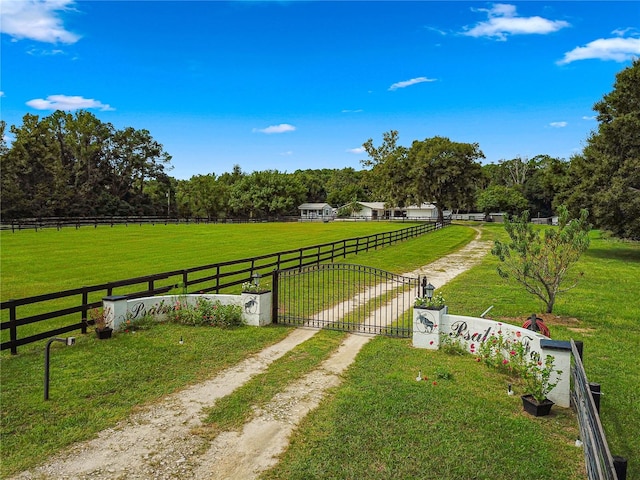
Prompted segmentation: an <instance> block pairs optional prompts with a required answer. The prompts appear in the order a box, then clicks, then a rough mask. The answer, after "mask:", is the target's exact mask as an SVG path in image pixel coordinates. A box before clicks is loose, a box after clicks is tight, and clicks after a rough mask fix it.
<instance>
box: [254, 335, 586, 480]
mask: <svg viewBox="0 0 640 480" xmlns="http://www.w3.org/2000/svg"><path fill="white" fill-rule="evenodd" d="M419 370H421V371H422V375H423V376H425V377H427V379H428V380H426V381H420V382H418V381H416V375H417V374H418V371H419ZM434 382H435V384H434ZM507 383H508V379H507V378H506V377H505V376H503V375H502V374H499V373H497V372H496V371H493V370H491V369H489V368H487V367H486V366H485V365H483V364H480V363H477V362H476V361H475V358H474V357H473V356H471V355H464V356H462V357H460V356H449V355H447V354H445V353H443V352H432V351H426V350H418V349H414V348H412V347H411V344H410V341H408V340H397V339H390V338H386V337H377V338H375V339H374V340H373V341H371V342H369V343H368V344H367V345H365V346H364V347H363V349H362V350H361V352H360V353H359V355H358V357H357V360H356V362H355V363H354V364H353V365H352V366H351V367H350V368H349V369H348V371H347V372H346V373H345V374H344V382H343V384H342V385H341V386H339V387H337V388H336V389H334V390H333V392H332V393H331V394H330V395H329V396H327V397H326V398H325V399H324V401H323V402H322V404H321V406H320V407H319V408H318V409H317V410H316V411H314V412H312V413H311V414H310V415H308V416H307V417H306V418H305V419H304V420H303V421H302V423H301V426H300V427H299V429H298V430H297V431H296V432H295V433H294V435H293V437H292V439H291V443H290V447H289V448H288V450H287V451H286V452H285V453H284V454H283V455H282V457H281V459H280V461H279V463H278V465H277V466H276V467H275V468H274V469H272V470H270V471H269V472H266V473H265V474H263V475H262V476H261V478H263V479H282V478H286V479H289V480H293V479H354V480H355V479H362V478H367V479H380V480H383V479H384V480H386V479H389V478H430V479H452V480H453V479H471V478H473V479H491V480H497V479H505V480H507V479H509V480H511V479H514V478H527V479H540V480H543V479H549V478H554V479H559V478H562V479H576V480H577V479H583V478H584V474H583V471H582V469H583V463H582V451H581V450H580V449H578V448H576V447H575V446H574V442H575V439H576V438H577V435H578V429H577V425H576V423H575V417H574V415H573V414H572V412H571V411H570V410H569V409H560V408H555V410H554V413H553V414H552V415H551V416H549V417H546V418H544V419H543V418H534V417H531V416H529V415H528V414H525V413H524V412H523V411H522V402H521V400H520V398H519V397H518V396H508V395H507Z"/></svg>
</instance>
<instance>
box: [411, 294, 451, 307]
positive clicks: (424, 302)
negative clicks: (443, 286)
mask: <svg viewBox="0 0 640 480" xmlns="http://www.w3.org/2000/svg"><path fill="white" fill-rule="evenodd" d="M444 303H445V300H444V297H443V296H442V294H441V293H436V294H435V295H433V297H431V298H429V297H416V300H415V302H413V306H414V307H418V308H428V309H431V310H440V309H441V308H443V307H444Z"/></svg>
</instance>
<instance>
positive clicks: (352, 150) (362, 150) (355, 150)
mask: <svg viewBox="0 0 640 480" xmlns="http://www.w3.org/2000/svg"><path fill="white" fill-rule="evenodd" d="M364 151H365V150H364V147H358V148H349V149H348V150H347V152H348V153H356V154H361V153H364Z"/></svg>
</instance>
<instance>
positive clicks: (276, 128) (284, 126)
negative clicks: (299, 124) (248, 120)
mask: <svg viewBox="0 0 640 480" xmlns="http://www.w3.org/2000/svg"><path fill="white" fill-rule="evenodd" d="M295 129H296V127H294V126H293V125H289V124H288V123H281V124H280V125H271V126H269V127H267V128H254V129H253V130H252V132H254V133H266V134H271V133H285V132H293V131H294V130H295Z"/></svg>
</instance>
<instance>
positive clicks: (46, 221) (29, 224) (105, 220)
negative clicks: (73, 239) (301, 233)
mask: <svg viewBox="0 0 640 480" xmlns="http://www.w3.org/2000/svg"><path fill="white" fill-rule="evenodd" d="M299 219H300V217H294V216H279V217H267V218H260V219H257V218H237V217H236V218H209V217H175V216H173V217H171V216H169V217H167V216H124V217H122V216H106V217H105V216H101V217H71V218H70V217H46V218H21V219H16V220H3V221H2V222H1V223H0V230H11V231H12V232H17V231H20V230H36V231H37V230H41V229H44V228H56V229H58V230H60V229H62V228H65V227H66V228H69V227H71V228H75V229H76V230H77V229H79V228H81V227H94V228H98V227H100V226H110V227H113V226H114V225H125V226H129V225H169V224H172V225H178V224H187V225H189V224H192V225H198V224H209V223H265V222H295V221H298V220H299Z"/></svg>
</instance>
